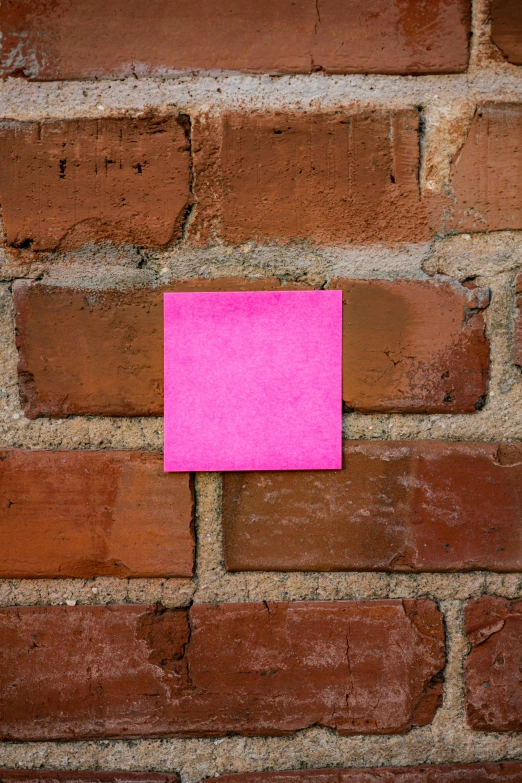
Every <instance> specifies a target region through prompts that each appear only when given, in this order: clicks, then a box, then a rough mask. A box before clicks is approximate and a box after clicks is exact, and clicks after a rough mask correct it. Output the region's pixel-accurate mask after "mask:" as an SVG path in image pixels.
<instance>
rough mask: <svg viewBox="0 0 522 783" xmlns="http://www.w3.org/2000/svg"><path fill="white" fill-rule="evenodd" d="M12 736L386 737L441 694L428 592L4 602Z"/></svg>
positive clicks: (436, 623)
mask: <svg viewBox="0 0 522 783" xmlns="http://www.w3.org/2000/svg"><path fill="white" fill-rule="evenodd" d="M0 639H1V643H0V737H1V739H2V740H46V739H79V738H90V737H92V738H97V737H98V738H103V737H132V736H149V737H154V736H158V737H160V736H180V737H193V736H221V735H225V734H227V733H234V734H243V735H284V734H289V733H291V732H294V731H296V730H297V729H301V728H304V727H306V726H311V725H316V724H317V725H321V726H326V727H329V728H331V729H334V730H336V731H338V732H339V733H340V734H388V733H398V732H404V731H407V730H408V729H409V728H411V726H412V725H424V724H426V723H429V722H430V721H431V720H432V719H433V716H434V714H435V711H436V709H437V706H438V705H439V703H440V700H441V694H442V683H441V682H440V680H439V677H438V674H439V672H440V670H441V669H442V667H443V665H444V632H443V628H442V615H441V614H440V612H439V611H438V610H437V607H436V606H435V604H434V603H433V602H432V601H429V600H426V599H420V600H405V601H391V600H388V601H386V600H385V601H359V602H358V601H346V602H345V601H339V602H321V601H312V602H309V603H307V602H302V603H301V602H291V603H272V604H270V603H268V604H267V603H266V602H265V603H262V604H258V603H245V604H218V605H211V604H208V605H205V604H199V605H198V604H196V605H193V606H192V607H191V609H190V610H184V609H172V610H165V609H162V608H161V607H143V606H129V605H126V606H115V605H112V606H76V607H62V606H55V607H44V606H36V607H11V608H7V609H5V608H4V609H0Z"/></svg>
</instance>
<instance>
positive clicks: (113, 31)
mask: <svg viewBox="0 0 522 783" xmlns="http://www.w3.org/2000/svg"><path fill="white" fill-rule="evenodd" d="M3 16H4V20H3V29H4V49H3V56H2V60H1V61H0V74H3V75H4V76H5V75H8V74H14V75H21V76H22V75H23V76H26V77H28V78H30V79H43V80H45V79H81V78H86V77H95V76H124V75H132V74H137V75H157V76H164V75H167V74H171V73H173V72H175V71H178V70H190V71H193V70H197V69H203V70H215V69H222V70H239V71H253V72H263V71H268V72H272V73H296V72H297V73H309V72H310V71H315V70H324V71H327V72H329V73H358V72H361V73H372V72H373V73H375V72H377V73H379V72H380V73H450V72H455V71H463V70H464V69H465V68H466V66H467V62H468V35H469V16H470V1H469V0H442V1H438V2H435V1H434V0H431V1H430V3H429V4H426V3H424V2H419V0H406V2H404V0H366V2H361V0H321V3H320V4H316V0H298V1H297V2H295V1H291V0H264V2H262V3H257V2H254V0H226V2H219V3H216V2H214V0H192V2H190V3H189V2H186V1H185V2H169V3H165V2H164V0H149V2H148V3H147V4H146V6H144V5H143V3H142V2H140V0H87V1H85V0H84V2H82V3H76V2H74V0H54V1H53V2H52V3H50V2H48V1H47V0H10V2H9V3H8V5H7V8H6V9H5V10H4V11H3Z"/></svg>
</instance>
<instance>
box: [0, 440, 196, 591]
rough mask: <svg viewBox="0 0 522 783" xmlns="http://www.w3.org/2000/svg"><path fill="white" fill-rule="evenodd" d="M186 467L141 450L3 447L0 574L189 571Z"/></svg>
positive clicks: (190, 534) (191, 551) (190, 535)
mask: <svg viewBox="0 0 522 783" xmlns="http://www.w3.org/2000/svg"><path fill="white" fill-rule="evenodd" d="M192 515H193V500H192V489H191V486H190V480H189V475H188V474H187V473H164V472H163V463H162V455H160V454H151V453H147V452H139V451H138V452H136V451H22V450H16V449H12V450H4V451H1V452H0V577H1V578H4V579H5V578H8V579H10V578H36V577H38V578H41V577H54V578H58V577H82V578H86V579H90V578H92V577H95V576H125V577H129V576H132V577H138V576H140V577H153V576H191V575H192V566H193V558H194V539H193V532H192Z"/></svg>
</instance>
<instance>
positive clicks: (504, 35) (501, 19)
mask: <svg viewBox="0 0 522 783" xmlns="http://www.w3.org/2000/svg"><path fill="white" fill-rule="evenodd" d="M490 13H491V39H492V41H493V43H494V44H495V45H496V46H498V48H499V49H500V51H501V52H502V54H503V55H504V57H505V58H506V60H507V61H508V62H510V63H514V64H515V65H522V5H521V4H520V2H519V0H492V2H491V11H490Z"/></svg>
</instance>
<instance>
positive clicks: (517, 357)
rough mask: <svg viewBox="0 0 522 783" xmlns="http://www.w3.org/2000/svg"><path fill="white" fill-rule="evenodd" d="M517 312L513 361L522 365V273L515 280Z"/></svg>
mask: <svg viewBox="0 0 522 783" xmlns="http://www.w3.org/2000/svg"><path fill="white" fill-rule="evenodd" d="M515 293H516V299H517V313H516V320H515V338H514V341H513V361H514V362H515V364H518V366H519V367H522V274H519V275H518V277H517V279H516V281H515Z"/></svg>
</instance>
